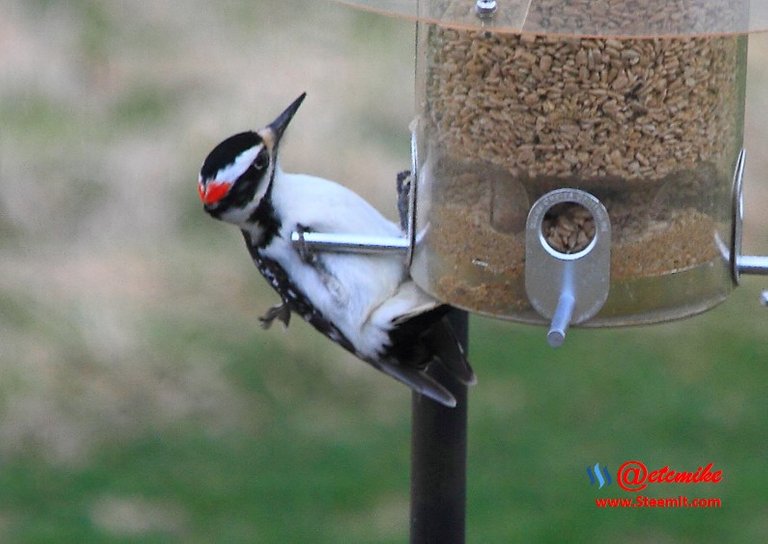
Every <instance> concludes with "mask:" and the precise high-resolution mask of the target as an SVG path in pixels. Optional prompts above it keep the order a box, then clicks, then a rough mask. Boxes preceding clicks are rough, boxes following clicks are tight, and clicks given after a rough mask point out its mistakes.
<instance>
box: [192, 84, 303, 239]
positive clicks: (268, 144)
mask: <svg viewBox="0 0 768 544" xmlns="http://www.w3.org/2000/svg"><path fill="white" fill-rule="evenodd" d="M305 96H306V93H302V94H301V96H299V97H298V98H297V99H296V100H294V101H293V103H292V104H291V105H290V106H288V108H286V110H285V111H284V112H283V113H281V114H280V115H278V116H277V119H275V120H274V121H272V122H271V123H270V124H269V125H267V126H266V127H264V128H262V129H259V130H257V131H255V132H254V131H248V132H241V133H239V134H235V135H234V136H230V137H229V138H227V139H226V140H224V141H223V142H221V143H220V144H219V145H217V146H216V147H215V148H213V151H211V152H210V153H209V154H208V156H207V157H206V159H205V161H204V162H203V166H202V168H201V169H200V176H199V178H198V182H197V191H198V194H199V195H200V200H202V202H203V204H204V207H205V211H206V212H208V213H209V214H210V215H212V216H213V217H216V218H217V219H222V220H224V221H228V222H231V223H235V224H242V223H243V222H245V221H247V220H248V219H249V218H250V217H251V215H252V214H253V213H254V212H255V211H256V209H257V208H258V207H259V205H260V204H262V201H264V200H265V197H267V196H268V195H269V191H270V188H271V185H272V181H273V180H274V177H275V171H276V168H277V151H278V145H279V143H280V139H281V138H282V136H283V133H284V132H285V129H286V127H287V126H288V124H289V123H290V121H291V119H292V118H293V116H294V114H295V113H296V110H298V109H299V106H300V105H301V103H302V101H303V100H304V97H305Z"/></svg>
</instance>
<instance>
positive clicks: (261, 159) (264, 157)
mask: <svg viewBox="0 0 768 544" xmlns="http://www.w3.org/2000/svg"><path fill="white" fill-rule="evenodd" d="M267 166H269V152H268V151H267V150H266V148H264V149H262V150H261V151H259V154H258V155H256V158H255V159H254V161H253V167H254V168H255V169H256V170H264V169H265V168H266V167H267Z"/></svg>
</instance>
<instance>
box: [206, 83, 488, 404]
mask: <svg viewBox="0 0 768 544" xmlns="http://www.w3.org/2000/svg"><path fill="white" fill-rule="evenodd" d="M304 97H305V94H302V95H301V96H299V97H298V98H297V99H296V100H295V101H294V102H293V103H292V104H291V105H290V106H288V108H287V109H286V110H285V111H284V112H283V113H281V114H280V115H279V116H278V117H277V119H275V120H274V121H273V122H272V123H270V124H269V125H267V126H266V127H264V128H262V129H260V130H256V131H248V132H241V133H239V134H235V135H234V136H231V137H229V138H227V139H226V140H224V141H223V142H221V143H220V144H219V145H217V146H216V147H215V148H214V149H213V151H211V152H210V154H209V155H208V157H207V158H206V159H205V161H204V162H203V166H202V168H201V170H200V177H199V179H198V192H199V195H200V199H201V200H202V201H203V204H204V209H205V211H206V212H207V213H208V214H210V215H211V216H212V217H214V218H216V219H219V220H222V221H226V222H228V223H233V224H234V225H236V226H238V227H239V228H240V230H241V231H242V234H243V237H244V238H245V243H246V246H247V247H248V251H249V252H250V255H251V257H252V259H253V261H254V263H255V264H256V266H257V268H258V269H259V271H260V272H261V274H262V275H263V276H264V277H265V278H266V279H267V281H268V282H269V283H270V284H271V285H272V287H273V288H274V289H275V290H276V291H277V293H278V294H279V295H280V298H281V304H279V305H277V306H274V307H272V308H270V309H269V310H268V311H267V313H266V314H265V315H264V316H263V317H261V318H260V319H261V321H262V326H263V327H264V328H267V327H269V325H270V324H271V323H272V321H274V320H275V319H280V320H281V321H282V322H283V323H284V324H285V325H286V326H287V325H288V322H289V318H290V313H291V312H294V313H297V314H299V315H300V316H301V317H302V318H304V319H305V320H306V321H308V322H309V323H310V324H311V325H312V326H314V327H315V329H317V330H318V331H320V332H321V333H323V334H324V335H326V336H327V337H328V338H330V339H331V340H333V341H334V342H336V343H338V344H340V345H341V346H342V347H343V348H345V349H346V350H348V351H349V352H351V353H353V354H354V355H356V356H357V357H358V358H360V359H362V360H363V361H365V362H367V363H369V364H370V365H372V366H373V367H375V368H377V369H378V370H380V371H382V372H384V373H385V374H388V375H390V376H392V377H393V378H395V379H396V380H399V381H401V382H403V383H404V384H406V385H408V386H409V387H411V388H412V389H413V390H415V391H417V392H419V393H421V394H423V395H426V396H427V397H430V398H432V399H433V400H435V401H437V402H440V403H442V404H444V405H446V406H455V404H456V400H455V399H454V397H453V395H452V394H451V393H450V392H449V391H448V390H447V389H446V388H445V387H444V386H443V385H441V384H440V383H438V382H437V381H436V380H435V379H433V378H432V377H430V376H429V375H427V374H426V373H425V372H424V370H425V369H426V367H427V365H429V364H430V363H432V362H433V361H438V362H441V363H442V364H443V365H444V366H445V367H446V368H447V369H448V371H449V372H451V373H452V374H453V375H454V376H455V377H456V378H457V379H458V380H460V381H461V382H463V383H466V384H472V383H474V382H475V376H474V373H473V372H472V369H471V367H470V366H469V363H468V362H467V360H466V358H465V356H464V353H463V351H462V349H461V346H460V344H459V343H458V341H457V340H456V336H455V334H454V333H453V331H452V329H451V327H450V325H449V323H448V321H447V320H446V319H445V315H446V313H447V312H448V310H449V307H448V306H446V305H444V304H442V303H440V302H438V301H437V300H435V299H433V298H432V297H430V296H429V295H427V294H426V293H424V292H423V291H422V290H421V289H419V287H417V286H416V284H415V283H414V282H413V280H411V279H410V277H409V275H408V271H407V270H406V268H405V265H404V263H403V259H402V257H401V256H399V255H381V254H379V255H370V254H352V253H333V252H323V253H309V252H307V251H301V250H299V249H296V248H294V246H293V245H292V243H291V233H292V232H295V231H303V232H313V231H314V232H327V233H350V234H360V235H374V236H401V235H402V231H401V230H400V227H398V226H397V225H396V224H394V223H393V222H391V221H389V220H387V219H386V218H384V217H383V216H382V215H381V214H380V213H379V212H378V211H377V210H376V209H375V208H373V207H372V206H371V205H370V204H369V203H368V202H366V201H365V200H364V199H363V198H361V197H360V196H359V195H357V194H356V193H354V192H352V191H351V190H349V189H347V188H346V187H343V186H341V185H339V184H337V183H335V182H332V181H328V180H326V179H322V178H318V177H313V176H308V175H301V174H288V173H286V172H283V171H282V169H281V168H280V167H279V165H278V161H277V159H278V148H279V144H280V142H281V138H282V136H283V133H284V131H285V129H286V127H287V126H288V124H289V122H290V121H291V119H292V118H293V116H294V114H295V113H296V110H298V108H299V106H300V105H301V103H302V101H303V100H304ZM401 181H402V180H401ZM401 185H402V183H401Z"/></svg>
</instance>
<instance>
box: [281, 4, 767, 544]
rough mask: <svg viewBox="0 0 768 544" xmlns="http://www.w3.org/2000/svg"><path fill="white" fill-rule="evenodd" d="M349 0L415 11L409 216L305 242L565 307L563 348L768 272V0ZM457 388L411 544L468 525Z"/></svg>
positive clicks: (662, 315) (427, 428) (690, 306)
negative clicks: (754, 207) (766, 208)
mask: <svg viewBox="0 0 768 544" xmlns="http://www.w3.org/2000/svg"><path fill="white" fill-rule="evenodd" d="M340 1H341V2H342V3H345V4H349V5H352V6H355V7H359V8H364V9H368V10H372V11H376V12H380V13H384V14H387V15H394V16H399V17H404V18H407V19H409V20H412V21H414V22H415V23H416V29H417V40H416V42H417V45H416V117H415V119H414V122H413V125H412V127H411V128H412V145H411V148H412V152H411V155H412V157H411V159H412V165H411V172H412V180H411V190H410V194H409V206H408V221H407V222H408V229H407V233H406V235H405V236H404V237H403V238H393V239H381V238H377V239H370V238H366V237H362V236H349V235H338V234H329V233H316V232H312V233H294V236H293V240H294V243H295V244H297V245H301V246H305V249H311V248H314V249H315V250H322V251H353V252H357V251H364V252H381V251H396V252H401V253H402V254H403V256H404V259H405V260H406V263H407V265H408V267H409V268H410V272H411V275H412V276H413V278H414V280H415V281H416V283H417V284H418V285H419V286H420V287H421V288H422V289H424V290H425V291H427V292H429V293H430V294H432V295H433V296H435V297H436V298H438V299H439V300H442V301H444V302H446V303H449V304H451V305H453V306H456V307H458V308H461V309H463V310H467V311H470V312H475V313H479V314H484V315H488V316H493V317H498V318H502V319H509V320H513V321H518V322H525V323H540V324H548V330H549V332H548V334H547V339H548V341H549V343H550V345H552V346H559V345H560V344H562V342H563V341H564V339H565V334H566V331H567V330H568V328H569V326H570V325H585V326H595V327H604V326H616V325H631V324H644V323H655V322H660V321H665V320H670V319H677V318H683V317H686V316H690V315H693V314H696V313H699V312H702V311H705V310H707V309H709V308H711V307H713V306H715V305H717V304H718V303H720V302H722V301H723V300H725V298H726V297H727V296H728V294H729V293H730V292H731V291H732V289H733V288H734V286H736V285H737V284H738V282H739V277H740V275H741V274H745V273H749V274H768V257H758V256H745V255H742V251H741V232H742V221H743V212H742V182H743V176H744V168H745V157H746V155H745V151H744V149H743V131H744V104H745V87H746V61H747V42H748V36H749V34H750V33H752V32H756V31H760V30H765V29H768V2H763V1H759V2H758V1H755V0H752V1H750V0H676V1H670V0H644V1H638V0H340ZM763 298H764V300H768V297H767V296H766V294H765V293H764V295H763ZM461 316H463V318H464V321H463V324H462V323H461V319H459V320H458V321H459V322H458V326H459V329H460V330H461V332H462V334H463V335H464V336H465V337H466V313H464V312H461V315H460V316H459V317H461ZM454 317H456V316H454ZM435 371H436V372H439V371H440V370H439V369H435ZM446 379H447V378H446ZM452 390H453V391H454V393H456V396H457V399H460V400H459V405H458V406H457V408H455V409H453V411H452V410H451V409H447V408H444V407H441V406H438V405H436V404H435V403H424V402H422V401H421V400H420V399H419V398H418V395H414V403H413V434H412V437H413V438H412V440H413V453H412V456H413V457H412V475H411V496H412V504H411V541H412V542H457V543H458V542H463V532H464V531H463V523H464V500H465V487H464V485H465V477H466V473H465V471H466V466H465V462H466V403H465V400H466V389H465V388H464V387H463V386H461V384H454V387H453V388H452Z"/></svg>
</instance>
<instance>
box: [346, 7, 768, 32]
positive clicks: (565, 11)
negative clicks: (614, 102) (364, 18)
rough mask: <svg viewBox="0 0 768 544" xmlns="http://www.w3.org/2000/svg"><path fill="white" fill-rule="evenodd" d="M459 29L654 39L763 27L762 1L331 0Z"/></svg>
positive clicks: (767, 15) (766, 19)
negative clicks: (657, 37) (645, 37)
mask: <svg viewBox="0 0 768 544" xmlns="http://www.w3.org/2000/svg"><path fill="white" fill-rule="evenodd" d="M337 1H338V2H340V3H342V4H347V5H351V6H356V7H360V8H364V9H368V10H371V11H376V12H379V13H384V14H387V15H394V16H399V17H405V18H408V19H412V20H418V21H424V22H427V23H435V24H439V25H442V26H450V27H457V28H464V29H475V28H477V29H480V28H482V29H485V30H493V31H494V32H509V33H521V32H524V33H533V34H561V35H570V36H627V37H630V36H632V37H644V36H647V37H656V36H683V35H711V34H745V33H749V32H759V31H764V30H768V0H337Z"/></svg>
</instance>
